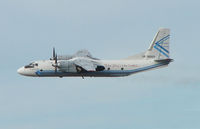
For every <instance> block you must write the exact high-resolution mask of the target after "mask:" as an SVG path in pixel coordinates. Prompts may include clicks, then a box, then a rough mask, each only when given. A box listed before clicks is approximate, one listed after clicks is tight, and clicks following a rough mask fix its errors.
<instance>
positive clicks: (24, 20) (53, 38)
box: [0, 0, 200, 129]
mask: <svg viewBox="0 0 200 129" xmlns="http://www.w3.org/2000/svg"><path fill="white" fill-rule="evenodd" d="M199 5H200V1H198V0H190V1H188V0H168V1H160V0H150V1H147V0H101V1H96V0H85V1H82V0H17V1H16V0H6V1H5V0H0V44H1V51H0V58H1V65H0V66H1V72H0V77H1V78H0V129H66V128H68V129H122V128H123V129H133V128H137V129H147V128H148V129H188V128H189V129H199V128H200V101H199V98H200V94H199V93H200V88H199V86H200V76H199V73H200V69H199V66H200V60H199V55H200V52H199V48H200V40H199V37H200V32H199V30H200V13H199V12H200V8H199ZM159 27H168V28H170V29H171V41H170V51H171V58H173V59H175V61H174V62H173V63H171V64H170V65H169V67H168V68H163V69H159V70H155V71H149V72H144V73H139V74H136V75H132V76H129V77H125V78H85V79H84V80H82V79H81V78H62V79H60V78H29V77H23V76H20V75H18V74H17V73H16V70H17V69H18V68H19V67H21V66H23V65H26V64H28V63H30V62H31V61H33V60H40V59H49V58H50V57H51V55H52V47H53V46H55V47H56V50H57V52H58V54H73V53H75V52H76V51H77V50H79V49H88V50H89V51H90V52H91V53H92V55H93V56H94V57H97V58H101V59H118V58H124V57H127V56H129V55H134V54H137V53H139V52H142V51H145V50H146V49H147V48H148V46H149V44H150V42H151V40H152V38H153V36H154V35H155V33H156V32H157V30H158V28H159Z"/></svg>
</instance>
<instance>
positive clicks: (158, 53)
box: [145, 28, 170, 60]
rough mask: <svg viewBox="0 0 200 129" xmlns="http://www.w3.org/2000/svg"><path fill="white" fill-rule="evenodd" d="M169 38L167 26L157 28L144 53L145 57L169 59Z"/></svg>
mask: <svg viewBox="0 0 200 129" xmlns="http://www.w3.org/2000/svg"><path fill="white" fill-rule="evenodd" d="M169 39H170V30H169V29H167V28H161V29H159V31H158V32H157V33H156V35H155V37H154V39H153V41H152V42H151V45H150V46H149V48H148V50H147V51H146V53H145V58H154V59H155V60H163V59H169Z"/></svg>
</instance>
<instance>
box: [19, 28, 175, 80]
mask: <svg viewBox="0 0 200 129" xmlns="http://www.w3.org/2000/svg"><path fill="white" fill-rule="evenodd" d="M169 34H170V30H169V29H166V28H162V29H159V31H158V32H157V33H156V35H155V37H154V39H153V41H152V43H151V45H150V47H149V48H148V50H147V51H146V52H143V53H140V54H137V55H134V56H130V57H128V58H125V59H120V60H100V59H97V58H93V57H92V56H91V54H90V53H89V52H88V51H87V50H82V51H78V52H77V53H76V54H74V55H70V56H69V55H67V56H57V54H56V53H55V49H53V57H52V58H51V59H50V60H41V61H35V62H32V63H30V64H29V65H26V66H24V67H21V68H19V69H18V70H17V72H18V73H19V74H21V75H25V76H33V77H77V76H78V77H121V76H128V75H131V74H134V73H138V72H142V71H146V70H150V69H155V68H161V67H164V66H167V65H168V64H169V63H170V62H171V61H172V59H170V57H169V38H170V35H169Z"/></svg>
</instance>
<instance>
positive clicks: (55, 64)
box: [52, 47, 58, 73]
mask: <svg viewBox="0 0 200 129" xmlns="http://www.w3.org/2000/svg"><path fill="white" fill-rule="evenodd" d="M52 60H54V61H55V62H54V64H52V66H53V67H55V73H56V72H57V69H58V56H57V54H56V52H55V47H53V57H52Z"/></svg>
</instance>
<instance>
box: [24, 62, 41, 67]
mask: <svg viewBox="0 0 200 129" xmlns="http://www.w3.org/2000/svg"><path fill="white" fill-rule="evenodd" d="M34 66H38V63H30V64H29V65H26V66H24V68H34Z"/></svg>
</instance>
